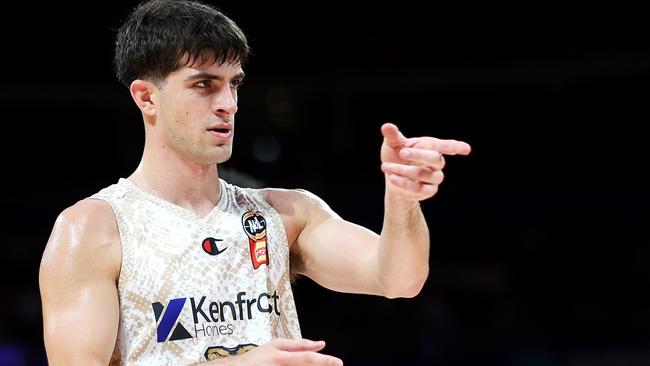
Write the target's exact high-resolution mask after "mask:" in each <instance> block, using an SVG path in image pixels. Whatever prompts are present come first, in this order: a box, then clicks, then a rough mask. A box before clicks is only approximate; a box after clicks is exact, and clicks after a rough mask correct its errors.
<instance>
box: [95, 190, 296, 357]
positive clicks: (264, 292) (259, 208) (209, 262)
mask: <svg viewBox="0 0 650 366" xmlns="http://www.w3.org/2000/svg"><path fill="white" fill-rule="evenodd" d="M220 184H221V192H222V194H221V199H220V200H219V203H218V204H217V205H216V207H215V208H214V209H213V210H212V211H211V212H210V213H209V214H208V215H207V216H205V217H204V218H201V217H199V216H197V215H196V214H194V213H193V212H191V211H189V210H187V209H185V208H182V207H180V206H177V205H175V204H173V203H171V202H168V201H165V200H163V199H161V198H159V197H156V196H154V195H152V194H149V193H147V192H145V191H143V190H141V189H139V188H138V187H137V186H135V185H134V184H133V183H131V182H130V181H128V180H126V179H123V178H122V179H120V180H119V181H118V183H117V184H114V185H111V186H109V187H107V188H105V189H103V190H101V191H100V192H98V193H97V194H95V195H93V196H92V197H91V198H95V199H101V200H104V201H106V202H107V203H108V204H109V205H110V206H111V208H112V209H113V212H114V214H115V217H116V219H117V224H118V228H119V232H120V239H121V241H122V267H121V271H120V277H119V283H118V289H119V301H120V324H119V331H118V337H117V345H116V348H115V352H114V354H113V359H112V360H111V365H187V364H192V363H197V362H202V361H206V360H212V359H216V358H220V357H227V356H232V355H236V354H240V353H243V352H246V351H247V350H250V349H251V348H253V347H256V346H258V345H261V344H263V343H265V342H267V341H269V340H271V339H273V338H278V337H282V338H300V337H301V334H300V326H299V324H298V317H297V314H296V309H295V304H294V299H293V294H292V291H291V283H290V278H289V276H290V274H289V248H288V244H287V237H286V233H285V230H284V226H283V223H282V219H281V217H280V215H279V214H278V212H277V211H276V210H275V209H273V208H272V207H271V206H270V205H269V204H268V203H267V202H266V201H265V200H264V199H263V198H262V197H261V195H260V194H259V193H258V192H257V191H256V190H254V189H248V188H240V187H237V186H234V185H231V184H229V183H226V182H225V181H223V180H220Z"/></svg>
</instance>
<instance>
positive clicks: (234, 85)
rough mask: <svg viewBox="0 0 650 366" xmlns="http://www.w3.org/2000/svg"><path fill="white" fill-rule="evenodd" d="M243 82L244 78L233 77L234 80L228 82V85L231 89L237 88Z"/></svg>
mask: <svg viewBox="0 0 650 366" xmlns="http://www.w3.org/2000/svg"><path fill="white" fill-rule="evenodd" d="M243 83H244V80H242V79H234V80H232V81H231V82H230V86H231V87H232V88H233V89H239V88H240V87H241V86H242V84H243Z"/></svg>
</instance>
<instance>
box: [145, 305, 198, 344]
mask: <svg viewBox="0 0 650 366" xmlns="http://www.w3.org/2000/svg"><path fill="white" fill-rule="evenodd" d="M185 301H187V298H186V297H183V298H180V299H173V300H171V301H169V304H167V308H166V309H165V307H164V306H163V305H162V304H161V303H159V302H154V303H152V304H151V306H152V307H153V312H154V315H155V316H156V323H157V324H158V327H157V328H156V336H157V340H158V342H165V341H166V340H168V339H167V337H169V340H170V341H177V340H180V339H187V338H192V336H191V335H190V333H189V332H188V331H187V329H185V327H184V326H183V325H182V324H181V323H180V322H178V317H179V316H180V315H181V310H183V305H185ZM163 312H164V314H163ZM161 315H162V317H161ZM174 325H175V327H174ZM172 329H173V331H172ZM170 333H171V336H170V335H169V334H170Z"/></svg>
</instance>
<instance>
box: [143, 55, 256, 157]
mask: <svg viewBox="0 0 650 366" xmlns="http://www.w3.org/2000/svg"><path fill="white" fill-rule="evenodd" d="M243 78H244V72H243V71H242V68H241V65H239V64H230V63H225V64H223V65H219V64H203V65H190V66H186V67H182V68H180V69H179V70H177V71H175V72H173V73H171V74H169V76H168V77H167V79H166V80H165V81H164V83H163V84H162V85H161V87H160V88H156V89H157V93H156V94H157V99H158V100H157V101H156V102H157V104H158V108H157V118H156V122H155V123H156V127H155V129H156V131H157V132H158V134H159V136H160V138H161V141H162V143H163V144H165V146H167V148H170V149H173V150H174V151H175V152H177V153H178V154H179V155H181V157H183V158H184V159H187V160H188V161H190V162H193V163H197V164H202V165H204V164H215V163H222V162H224V161H226V160H228V159H229V158H230V155H231V153H232V142H233V137H234V127H235V126H234V125H235V113H236V112H237V88H238V87H239V84H240V83H241V81H242V79H243Z"/></svg>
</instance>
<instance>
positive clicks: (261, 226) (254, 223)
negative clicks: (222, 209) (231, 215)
mask: <svg viewBox="0 0 650 366" xmlns="http://www.w3.org/2000/svg"><path fill="white" fill-rule="evenodd" d="M241 224H242V226H243V227H244V232H246V235H248V244H249V246H250V252H251V260H252V261H253V268H255V269H258V268H259V267H260V266H261V265H262V264H266V265H267V266H268V265H269V253H268V250H267V249H268V248H267V241H266V240H267V237H266V219H265V218H264V216H262V215H261V214H260V213H259V212H258V211H256V210H250V211H248V212H246V213H245V214H244V215H242V218H241Z"/></svg>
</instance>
